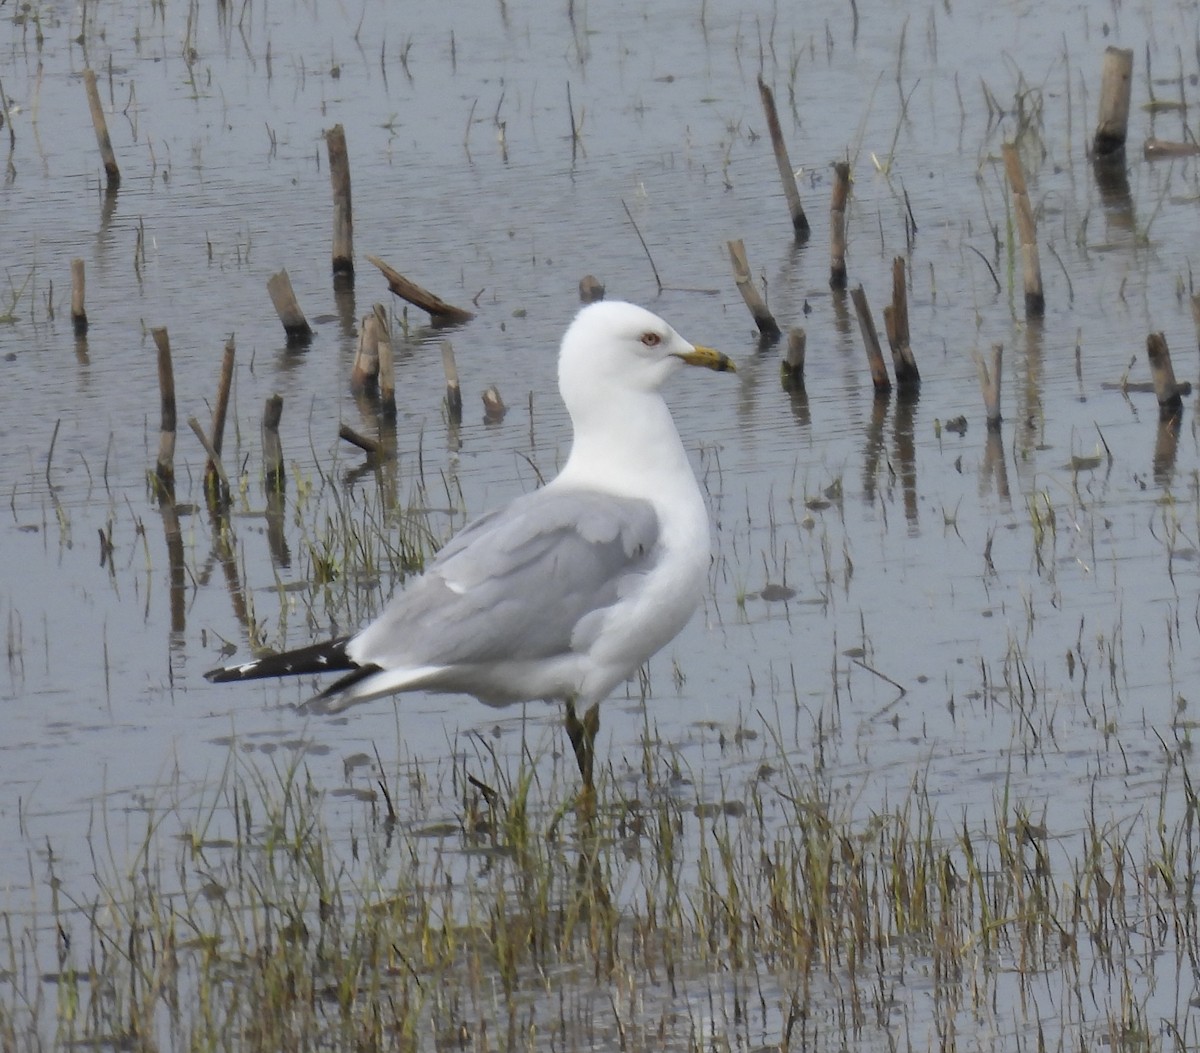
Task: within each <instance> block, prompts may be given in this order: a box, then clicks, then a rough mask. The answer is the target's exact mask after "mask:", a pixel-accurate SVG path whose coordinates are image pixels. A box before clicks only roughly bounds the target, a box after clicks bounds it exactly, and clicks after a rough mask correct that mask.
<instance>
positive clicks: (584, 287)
mask: <svg viewBox="0 0 1200 1053" xmlns="http://www.w3.org/2000/svg"><path fill="white" fill-rule="evenodd" d="M603 299H604V284H603V283H602V282H601V281H600V279H599V278H597V277H596V276H595V275H594V274H585V275H584V276H583V277H582V278H580V279H579V302H580V303H597V302H598V301H600V300H603Z"/></svg>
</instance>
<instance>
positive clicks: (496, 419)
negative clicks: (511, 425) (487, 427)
mask: <svg viewBox="0 0 1200 1053" xmlns="http://www.w3.org/2000/svg"><path fill="white" fill-rule="evenodd" d="M480 397H481V398H482V399H483V423H484V424H499V423H500V422H501V421H502V420H504V415H505V414H506V413H507V412H508V407H507V406H506V405H505V404H504V399H503V398H501V397H500V389H499V388H498V387H496V385H495V384H489V385H488V388H487V390H486V391H485V392H484V393H483V395H482V396H480Z"/></svg>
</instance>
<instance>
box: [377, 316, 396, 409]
mask: <svg viewBox="0 0 1200 1053" xmlns="http://www.w3.org/2000/svg"><path fill="white" fill-rule="evenodd" d="M375 338H376V348H377V349H378V352H379V408H380V412H382V414H383V417H384V419H385V420H388V421H394V420H395V419H396V360H395V357H394V356H393V355H392V333H391V328H390V326H389V325H388V316H387V307H385V306H384V305H383V304H381V303H377V304H376V305H375Z"/></svg>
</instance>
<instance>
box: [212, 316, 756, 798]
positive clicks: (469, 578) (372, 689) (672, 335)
mask: <svg viewBox="0 0 1200 1053" xmlns="http://www.w3.org/2000/svg"><path fill="white" fill-rule="evenodd" d="M683 365H689V366H704V367H706V368H708V369H713V370H717V371H723V370H732V369H734V365H733V363H732V362H731V361H730V360H729V358H727V357H726V356H725V355H723V354H721V353H720V352H718V351H714V350H712V349H711V348H707V347H697V346H694V345H692V344H690V343H688V342H687V341H686V340H684V339H683V337H681V336H680V335H679V334H678V333H676V332H675V330H674V329H672V328H671V327H670V326H669V325H668V324H667V323H666V322H664V321H663V320H662V319H661V318H659V317H658V316H657V315H654V314H651V313H650V312H649V311H647V310H644V309H643V308H641V307H636V306H634V305H633V304H628V303H616V302H601V303H596V304H591V305H590V306H588V307H585V308H583V310H581V311H580V312H579V314H578V315H577V316H576V318H575V320H574V322H573V323H572V324H571V326H570V328H569V329H568V330H567V332H566V335H565V336H564V337H563V341H562V348H561V351H560V353H559V360H558V383H559V390H560V392H561V393H562V397H563V401H564V402H565V403H566V407H567V410H568V412H569V414H570V417H571V424H572V426H573V429H574V439H573V442H572V445H571V453H570V456H569V457H568V458H567V462H566V464H565V465H564V466H563V469H562V471H561V472H560V473H559V475H558V476H557V477H556V478H555V479H554V480H553V481H552V482H550V483H548V484H547V485H546V486H544V487H542V488H541V489H540V490H535V491H533V492H531V493H528V494H524V495H523V496H521V497H518V498H516V499H515V500H514V501H512V502H510V503H509V504H508V505H506V506H505V507H503V508H501V509H498V510H497V511H494V512H490V513H488V514H486V515H484V516H482V517H481V518H480V519H477V520H475V521H474V522H473V523H470V524H468V525H467V526H466V527H464V528H463V529H462V531H460V532H459V533H458V534H457V535H456V536H455V537H454V538H452V539H451V540H450V541H449V542H448V543H447V544H446V545H445V546H444V547H443V548H442V549H441V551H440V552H438V554H437V556H436V557H435V558H434V559H433V560H432V562H431V563H430V564H429V566H428V567H427V568H426V570H425V572H424V573H423V574H422V575H421V576H420V577H418V578H417V579H416V580H414V581H412V582H411V583H409V584H408V585H407V587H406V588H405V589H404V590H403V591H402V592H400V593H399V594H398V595H397V596H396V597H394V598H393V599H392V601H391V602H390V603H389V604H388V606H387V607H386V608H385V610H384V611H383V613H382V614H381V615H380V616H379V617H378V618H377V619H376V620H375V621H373V622H372V623H371V624H370V625H368V626H367V627H366V628H365V629H363V630H362V631H360V632H359V633H358V634H357V635H355V636H350V637H343V638H341V639H337V640H332V641H330V642H328V643H321V644H316V645H313V646H310V647H302V648H300V649H298V650H295V651H288V652H286V653H283V654H274V655H267V656H264V657H261V658H258V659H256V660H254V661H250V662H245V663H243V664H240V665H232V666H228V667H225V668H223V669H214V670H212V671H210V672H209V673H206V674H205V675H206V676H207V677H208V679H209V680H212V681H218V682H219V681H230V680H251V679H256V678H259V677H268V676H288V675H295V674H303V673H319V672H331V671H342V672H345V673H346V675H345V676H343V677H342V678H341V679H339V680H337V681H336V682H335V683H334V684H332V685H331V686H330V687H329V688H327V689H326V690H325V691H323V692H322V693H321V694H320V695H318V696H317V697H316V698H315V699H314V700H313V701H312V702H311V703H309V706H310V707H311V708H313V709H315V710H319V711H322V712H336V711H339V710H342V709H344V708H345V707H346V706H349V705H351V704H353V703H355V702H361V701H364V700H366V699H369V698H375V697H378V696H380V695H387V694H392V693H395V692H400V691H411V690H421V691H438V692H461V693H466V694H470V695H475V696H476V697H477V698H479V699H480V700H481V701H483V702H486V703H489V704H491V705H504V704H507V703H511V702H520V701H527V700H533V699H561V700H563V701H565V702H566V707H567V732H568V735H569V736H570V739H571V745H572V747H573V748H574V751H575V757H576V761H577V763H578V765H579V771H580V774H581V776H582V777H583V781H584V786H585V788H587V789H588V790H590V789H591V787H592V758H593V750H594V743H595V737H596V733H597V730H598V729H599V723H600V718H599V706H600V702H601V701H602V700H603V699H604V698H605V697H606V696H607V695H608V694H609V692H611V691H612V690H613V689H614V688H615V687H616V686H617V685H618V684H620V683H621V682H622V681H624V680H626V679H628V678H629V677H630V676H632V675H633V673H634V672H635V671H636V670H637V669H638V667H639V666H641V665H642V663H644V662H645V661H646V660H647V659H648V658H649V657H650V656H651V655H653V654H654V653H655V652H657V651H658V650H659V649H660V648H661V647H663V646H664V645H665V644H666V643H668V642H669V641H670V640H672V639H673V638H674V637H675V636H676V634H677V633H678V632H679V631H680V630H681V629H682V628H683V627H684V625H685V624H686V623H687V621H688V619H689V618H691V616H692V614H693V613H694V612H695V610H696V608H697V607H698V606H699V604H700V599H701V596H702V593H703V589H704V583H705V580H706V578H707V574H708V565H709V559H710V539H709V523H708V513H707V510H706V508H705V504H704V497H703V495H702V494H701V492H700V487H699V486H698V485H697V483H696V477H695V475H694V473H693V472H692V469H691V466H690V465H689V463H688V459H687V454H686V452H685V451H684V448H683V443H682V442H681V441H680V438H679V433H678V432H677V431H676V430H675V422H674V421H673V420H672V418H671V413H670V410H668V409H667V404H666V403H665V402H664V401H663V397H662V394H661V389H662V387H663V385H664V384H665V383H666V381H667V380H668V379H669V378H670V376H671V375H672V374H673V373H674V372H676V370H677V369H678V368H679V367H681V366H683ZM576 704H579V705H580V706H581V707H586V708H585V709H584V716H583V718H582V719H580V718H578V717H577V716H576V711H575V706H576Z"/></svg>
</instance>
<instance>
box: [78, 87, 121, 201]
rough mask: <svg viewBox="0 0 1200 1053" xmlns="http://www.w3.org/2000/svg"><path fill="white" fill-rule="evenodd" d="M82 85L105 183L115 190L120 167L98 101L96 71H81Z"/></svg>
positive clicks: (101, 107)
mask: <svg viewBox="0 0 1200 1053" xmlns="http://www.w3.org/2000/svg"><path fill="white" fill-rule="evenodd" d="M83 86H84V88H85V89H86V90H87V97H88V109H90V110H91V111H92V127H93V128H95V129H96V143H97V144H98V145H99V147H100V159H101V160H102V161H103V162H104V179H105V185H106V186H107V188H108V189H109V190H116V189H117V187H119V186H120V185H121V169H120V168H118V167H117V155H116V154H115V153H113V148H112V140H111V139H110V138H109V136H108V122H107V121H106V120H105V119H104V106H103V105H102V104H101V102H100V90H99V89H98V88H97V87H96V71H95V70H93V69H85V70H84V71H83Z"/></svg>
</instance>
